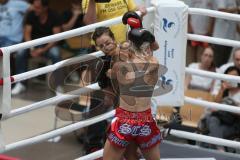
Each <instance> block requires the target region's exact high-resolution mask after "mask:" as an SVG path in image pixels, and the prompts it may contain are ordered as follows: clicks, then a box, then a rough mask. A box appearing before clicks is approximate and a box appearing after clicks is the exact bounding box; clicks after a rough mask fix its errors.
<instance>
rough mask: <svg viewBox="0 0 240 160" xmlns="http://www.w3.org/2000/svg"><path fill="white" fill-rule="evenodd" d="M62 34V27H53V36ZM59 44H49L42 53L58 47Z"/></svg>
mask: <svg viewBox="0 0 240 160" xmlns="http://www.w3.org/2000/svg"><path fill="white" fill-rule="evenodd" d="M60 32H61V27H60V26H55V27H53V34H57V33H60ZM56 43H57V42H52V43H48V44H47V45H46V46H44V47H43V48H41V49H42V52H46V51H48V50H49V49H50V48H52V47H53V46H55V45H56Z"/></svg>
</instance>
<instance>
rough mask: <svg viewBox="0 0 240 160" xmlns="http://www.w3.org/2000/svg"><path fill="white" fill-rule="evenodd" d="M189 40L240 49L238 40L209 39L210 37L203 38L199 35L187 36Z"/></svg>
mask: <svg viewBox="0 0 240 160" xmlns="http://www.w3.org/2000/svg"><path fill="white" fill-rule="evenodd" d="M187 39H188V40H194V41H200V42H208V43H212V44H219V45H224V46H230V47H240V42H239V41H236V40H230V39H223V38H216V37H209V36H203V35H198V34H187Z"/></svg>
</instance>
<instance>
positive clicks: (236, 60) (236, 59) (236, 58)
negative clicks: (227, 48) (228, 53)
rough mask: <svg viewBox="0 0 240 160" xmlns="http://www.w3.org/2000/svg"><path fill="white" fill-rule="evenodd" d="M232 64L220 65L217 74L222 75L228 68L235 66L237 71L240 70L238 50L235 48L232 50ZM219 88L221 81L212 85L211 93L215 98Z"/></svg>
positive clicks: (239, 50)
mask: <svg viewBox="0 0 240 160" xmlns="http://www.w3.org/2000/svg"><path fill="white" fill-rule="evenodd" d="M232 57H233V58H232V59H233V62H229V63H226V64H224V65H222V66H221V67H220V68H218V69H217V72H218V73H222V74H223V73H224V72H225V71H226V69H227V68H228V67H231V66H235V67H237V68H238V69H240V48H235V49H234V50H233V55H232ZM220 88H221V81H220V80H216V81H215V83H214V87H213V90H212V92H211V94H212V95H214V96H217V94H218V92H219V90H220Z"/></svg>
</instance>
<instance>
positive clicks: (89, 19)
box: [83, 0, 97, 25]
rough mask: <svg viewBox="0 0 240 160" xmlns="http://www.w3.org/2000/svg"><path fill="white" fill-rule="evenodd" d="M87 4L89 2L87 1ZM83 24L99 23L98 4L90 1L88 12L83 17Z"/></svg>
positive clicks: (92, 0)
mask: <svg viewBox="0 0 240 160" xmlns="http://www.w3.org/2000/svg"><path fill="white" fill-rule="evenodd" d="M85 2H86V3H87V1H85ZM83 22H84V23H85V24H86V25H88V24H92V23H95V22H97V13H96V3H95V1H94V0H89V4H88V8H87V12H86V13H85V15H84V17H83Z"/></svg>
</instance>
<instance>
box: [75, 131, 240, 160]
mask: <svg viewBox="0 0 240 160" xmlns="http://www.w3.org/2000/svg"><path fill="white" fill-rule="evenodd" d="M170 135H172V136H175V137H179V138H184V139H188V140H194V141H198V142H205V143H210V144H215V145H220V146H226V147H231V148H236V149H240V142H235V141H231V140H226V139H222V138H216V137H210V136H205V135H200V134H196V133H190V132H185V131H179V130H175V129H171V130H170ZM102 155H103V149H101V150H98V151H96V152H94V153H91V154H88V155H86V156H83V157H80V158H77V159H75V160H94V159H96V158H100V157H102Z"/></svg>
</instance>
